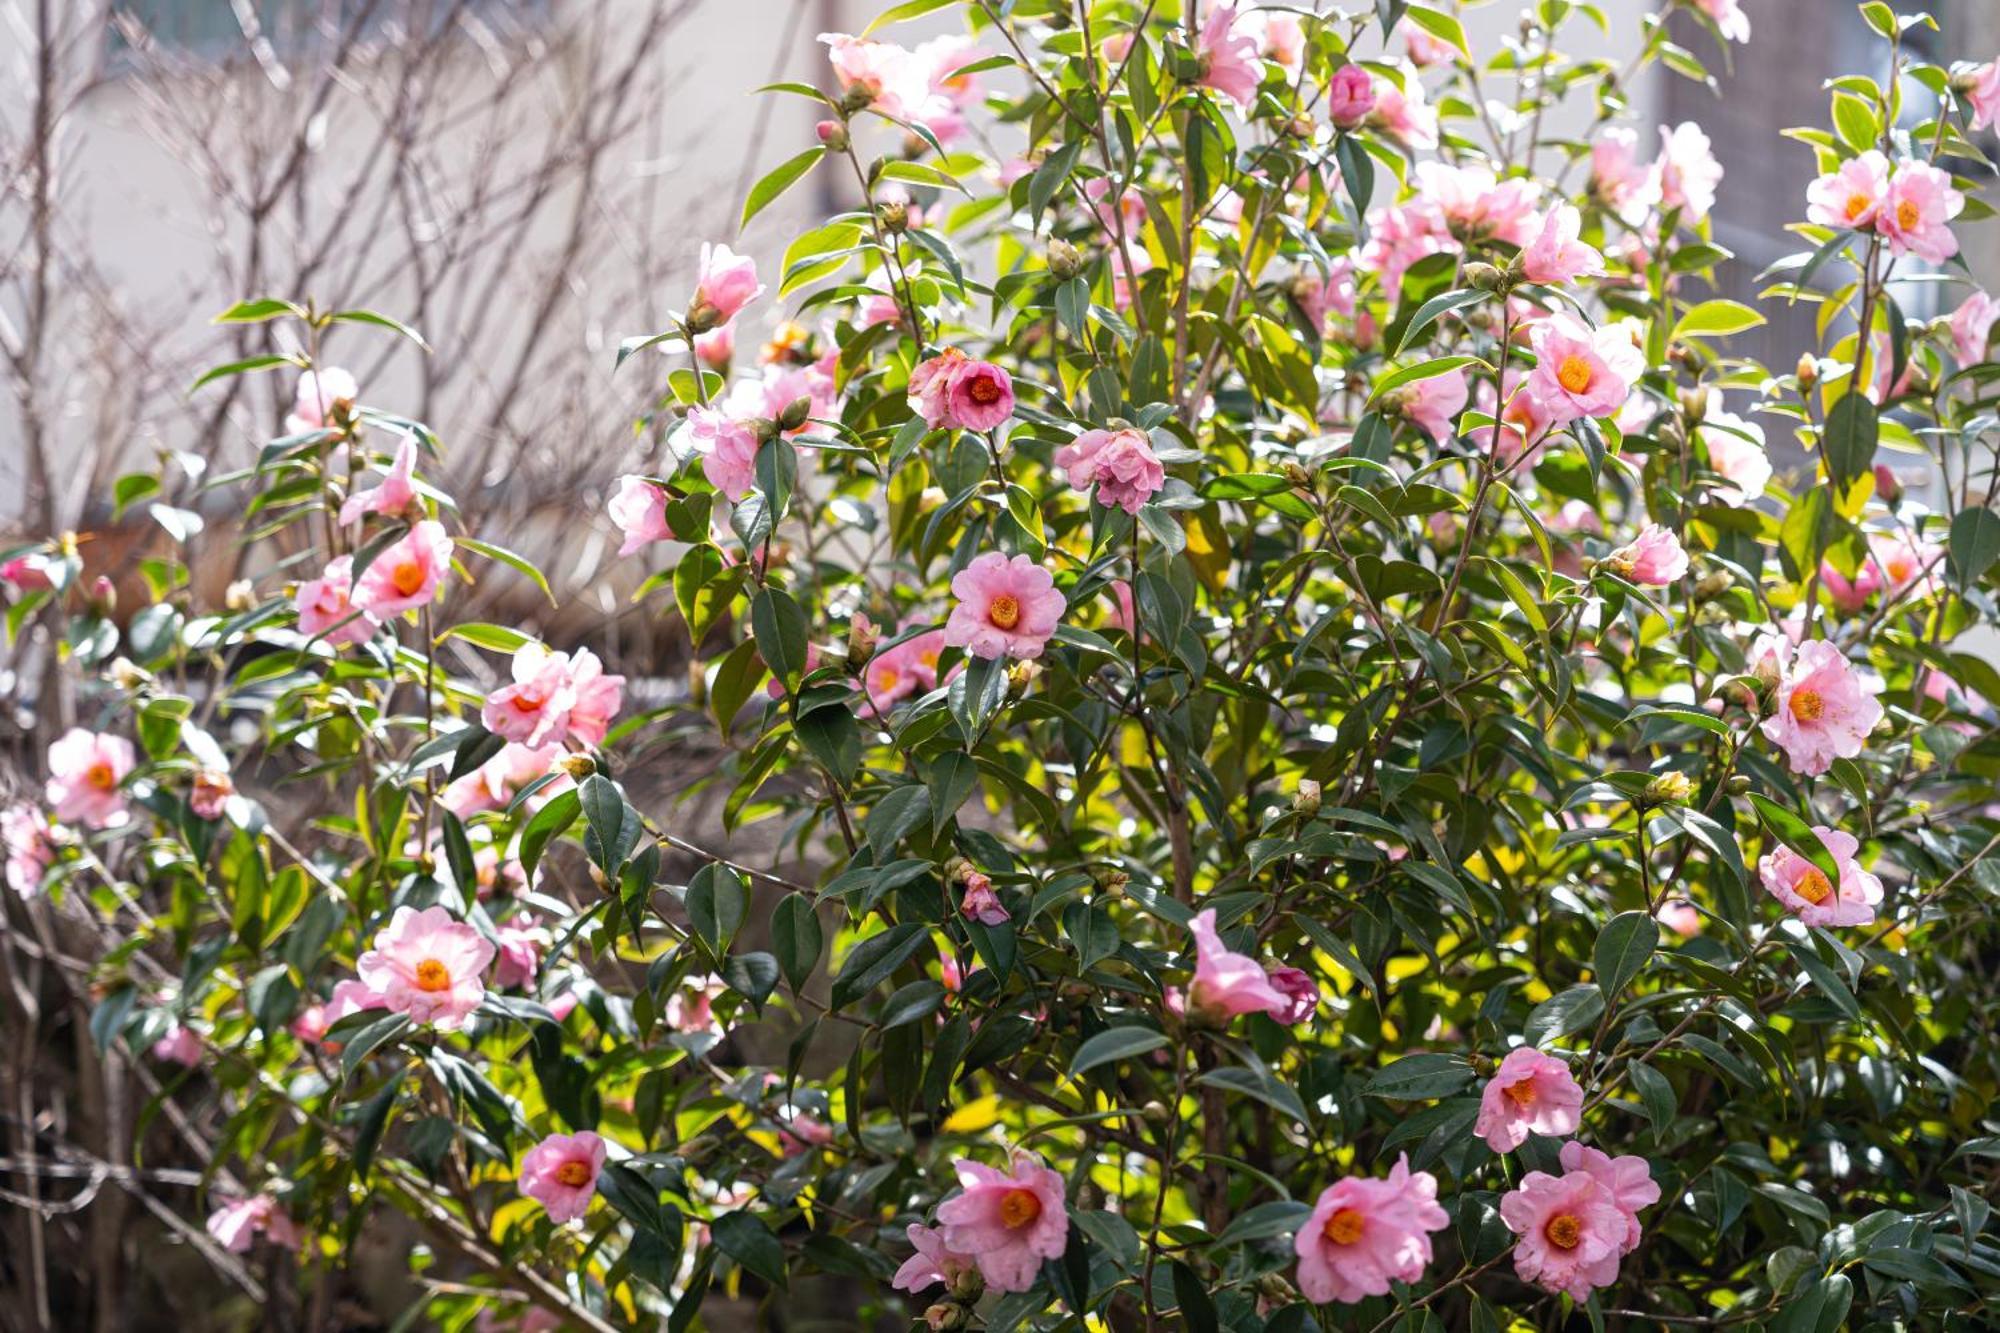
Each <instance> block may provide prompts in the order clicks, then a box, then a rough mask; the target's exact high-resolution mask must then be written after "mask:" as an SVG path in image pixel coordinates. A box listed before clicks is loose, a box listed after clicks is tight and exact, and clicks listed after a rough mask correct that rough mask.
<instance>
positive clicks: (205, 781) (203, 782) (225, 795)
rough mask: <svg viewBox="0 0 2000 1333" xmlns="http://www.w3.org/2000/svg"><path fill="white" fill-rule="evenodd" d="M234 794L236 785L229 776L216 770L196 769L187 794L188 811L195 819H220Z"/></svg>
mask: <svg viewBox="0 0 2000 1333" xmlns="http://www.w3.org/2000/svg"><path fill="white" fill-rule="evenodd" d="M235 794H236V783H235V781H234V780H233V779H232V778H231V777H230V776H229V774H228V773H227V772H225V771H223V770H221V769H217V768H203V769H197V770H196V771H195V775H194V786H193V788H192V789H190V791H189V792H188V809H189V810H192V811H193V812H194V816H195V818H197V819H220V818H222V812H223V809H224V808H225V807H226V806H227V805H228V804H229V798H230V797H232V796H234V795H235Z"/></svg>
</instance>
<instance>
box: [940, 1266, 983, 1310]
mask: <svg viewBox="0 0 2000 1333" xmlns="http://www.w3.org/2000/svg"><path fill="white" fill-rule="evenodd" d="M945 1290H946V1291H949V1292H950V1293H951V1294H952V1296H953V1297H954V1298H955V1299H957V1300H959V1301H963V1302H964V1303H966V1304H968V1305H970V1304H971V1303H972V1302H974V1301H976V1300H978V1299H979V1297H980V1296H981V1294H982V1293H984V1292H985V1290H986V1279H985V1278H984V1277H981V1276H980V1273H979V1270H978V1269H977V1268H965V1269H961V1270H960V1271H959V1273H958V1275H957V1276H955V1277H953V1278H952V1280H951V1285H950V1286H948V1287H946V1288H945Z"/></svg>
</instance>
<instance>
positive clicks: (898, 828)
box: [864, 782, 931, 865]
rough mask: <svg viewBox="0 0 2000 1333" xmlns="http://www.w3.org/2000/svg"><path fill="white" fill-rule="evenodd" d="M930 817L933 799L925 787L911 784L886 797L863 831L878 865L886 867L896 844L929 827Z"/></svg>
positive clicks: (894, 790) (876, 803) (885, 794)
mask: <svg viewBox="0 0 2000 1333" xmlns="http://www.w3.org/2000/svg"><path fill="white" fill-rule="evenodd" d="M930 817H931V795H930V792H929V791H928V790H927V789H926V788H924V787H923V786H921V785H919V784H917V783H914V782H912V783H907V784H905V785H904V786H901V787H892V788H890V789H889V790H888V791H887V792H885V793H883V795H882V796H881V798H880V799H878V800H877V801H876V802H875V807H874V809H872V810H870V811H869V812H868V820H867V823H866V825H865V827H864V831H865V833H866V835H867V838H868V847H869V850H870V851H872V852H874V853H875V862H876V864H877V865H887V864H888V863H889V861H890V860H891V859H892V858H893V857H894V856H895V852H896V844H897V843H899V842H901V841H902V840H903V839H904V838H905V837H906V836H908V835H909V834H911V833H913V832H915V831H916V830H917V829H918V828H920V827H922V826H923V825H924V824H926V823H928V822H929V820H930Z"/></svg>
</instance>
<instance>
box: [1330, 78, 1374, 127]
mask: <svg viewBox="0 0 2000 1333" xmlns="http://www.w3.org/2000/svg"><path fill="white" fill-rule="evenodd" d="M1374 109H1375V77H1374V76H1373V75H1372V74H1370V73H1369V72H1368V71H1367V70H1365V69H1363V68H1362V67H1361V66H1359V65H1356V64H1353V63H1349V64H1345V65H1342V66H1341V67H1340V68H1339V69H1337V70H1335V71H1334V72H1333V78H1332V79H1331V80H1329V81H1328V83H1327V85H1326V111H1327V115H1328V116H1330V117H1331V118H1332V120H1333V123H1334V124H1335V125H1337V126H1339V127H1340V128H1341V129H1343V130H1351V129H1354V128H1356V127H1357V126H1359V125H1360V124H1361V123H1362V122H1363V121H1365V120H1367V119H1368V113H1369V112H1371V111H1373V110H1374Z"/></svg>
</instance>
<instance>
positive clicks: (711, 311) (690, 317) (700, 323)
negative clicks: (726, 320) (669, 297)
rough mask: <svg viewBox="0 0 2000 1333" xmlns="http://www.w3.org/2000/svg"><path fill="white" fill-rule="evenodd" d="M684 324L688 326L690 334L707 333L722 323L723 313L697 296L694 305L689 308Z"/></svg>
mask: <svg viewBox="0 0 2000 1333" xmlns="http://www.w3.org/2000/svg"><path fill="white" fill-rule="evenodd" d="M682 323H684V324H686V325H687V327H688V332H689V333H707V332H708V331H709V330H711V329H713V328H716V327H717V326H718V325H720V324H721V323H722V312H721V311H720V310H718V309H716V308H715V307H714V306H713V305H711V304H710V303H709V302H708V301H706V300H705V299H703V298H701V297H699V296H697V297H696V298H695V301H694V304H693V305H691V306H689V307H688V308H687V316H686V318H684V319H683V320H682Z"/></svg>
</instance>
